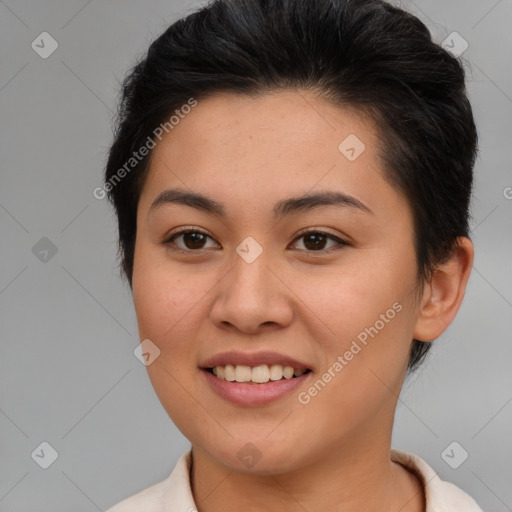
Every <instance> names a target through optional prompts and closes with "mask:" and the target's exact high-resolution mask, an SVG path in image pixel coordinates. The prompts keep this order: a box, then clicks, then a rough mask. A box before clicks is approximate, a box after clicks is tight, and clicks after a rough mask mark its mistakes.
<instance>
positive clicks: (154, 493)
mask: <svg viewBox="0 0 512 512" xmlns="http://www.w3.org/2000/svg"><path fill="white" fill-rule="evenodd" d="M189 469H190V452H187V453H185V454H183V455H182V456H181V457H180V458H179V459H178V461H177V462H176V465H175V466H174V469H173V470H172V472H171V473H170V475H169V476H168V477H167V478H166V479H165V480H163V481H161V482H159V483H156V484H153V485H151V486H150V487H147V488H145V489H143V490H142V491H139V492H138V493H136V494H133V495H132V496H129V497H128V498H125V499H124V500H122V501H120V502H119V503H117V504H116V505H114V506H113V507H111V508H109V509H108V510H107V511H106V512H141V511H144V512H164V510H168V509H167V508H164V507H169V505H171V504H172V505H175V507H177V509H179V510H181V509H183V512H187V510H188V509H190V508H193V507H194V503H193V499H192V494H191V490H190V480H189ZM183 507H185V508H183Z"/></svg>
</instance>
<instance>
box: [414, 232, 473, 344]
mask: <svg viewBox="0 0 512 512" xmlns="http://www.w3.org/2000/svg"><path fill="white" fill-rule="evenodd" d="M473 256H474V249H473V244H472V243H471V240H469V238H466V237H459V238H458V239H457V246H456V247H455V249H454V251H453V254H452V255H451V257H450V258H449V259H448V260H446V261H444V262H443V263H441V264H439V265H438V266H437V267H436V269H435V272H434V275H433V276H432V278H431V279H430V280H429V281H428V282H427V283H425V285H424V289H423V296H422V298H421V302H420V310H419V313H418V318H417V321H416V325H415V328H414V338H415V339H417V340H420V341H433V340H435V339H436V338H438V337H439V336H440V335H441V334H442V333H443V332H444V331H445V330H446V328H447V327H448V326H449V325H450V324H451V322H452V320H453V319H454V317H455V315H456V314H457V311H458V310H459V307H460V305H461V302H462V299H463V297H464V292H465V291H466V284H467V282H468V279H469V274H470V273H471V268H472V266H473Z"/></svg>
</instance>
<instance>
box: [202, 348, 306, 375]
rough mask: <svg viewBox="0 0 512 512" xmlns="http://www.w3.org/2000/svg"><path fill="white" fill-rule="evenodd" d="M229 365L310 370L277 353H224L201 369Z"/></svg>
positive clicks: (205, 363)
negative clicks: (270, 366) (272, 366)
mask: <svg viewBox="0 0 512 512" xmlns="http://www.w3.org/2000/svg"><path fill="white" fill-rule="evenodd" d="M227 364H232V365H234V366H236V365H245V366H260V365H263V364H268V365H271V364H280V365H281V366H291V367H292V368H293V369H295V370H308V369H311V368H309V367H308V366H307V365H306V364H304V363H301V362H300V361H297V360H296V359H293V358H292V357H288V356H285V355H283V354H278V353H277V352H252V353H250V352H236V351H232V352H222V353H221V354H216V355H214V356H212V357H210V358H208V359H207V360H206V361H204V362H203V363H202V364H201V365H200V367H201V368H214V367H215V366H226V365H227Z"/></svg>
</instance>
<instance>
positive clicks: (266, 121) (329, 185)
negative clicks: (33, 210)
mask: <svg viewBox="0 0 512 512" xmlns="http://www.w3.org/2000/svg"><path fill="white" fill-rule="evenodd" d="M378 149H379V138H378V134H377V131H376V128H375V126H374V124H373V123H372V121H371V120H370V119H368V118H367V117H365V116H362V115H360V114H358V113H357V112H354V111H353V110H349V109H347V108H343V107H339V106H335V105H332V104H330V103H327V102H326V101H324V100H322V99H320V98H318V97H316V96H315V95H314V94H313V93H312V92H310V91H305V90H284V91H279V92H274V93H269V94H264V95H259V96H252V97H250V96H246V95H239V94H231V93H229V94H216V95H214V96H211V97H208V98H207V99H204V100H199V101H198V103H197V106H196V107H195V108H193V109H192V110H191V111H190V113H189V114H187V115H184V116H183V117H182V118H181V119H180V121H179V123H178V124H175V125H174V127H173V129H172V130H171V131H169V133H167V134H166V135H165V136H164V137H163V138H162V141H161V142H159V143H158V144H157V146H156V148H155V149H154V150H153V155H152V158H151V164H150V170H149V173H148V177H147V180H146V183H145V186H144V190H143V194H142V196H141V204H140V205H139V206H140V207H141V208H143V209H146V210H148V209H149V208H150V204H151V203H150V200H151V199H154V198H155V197H156V195H157V194H158V193H160V192H161V191H162V190H163V189H165V188H176V187H179V188H188V189H190V190H194V191H201V192H203V193H205V194H207V195H209V196H213V197H216V198H219V199H220V200H221V202H222V203H224V204H230V203H231V204H233V205H235V204H236V203H238V206H242V205H243V206H245V207H248V206H250V207H252V208H256V209H263V208H265V206H266V205H267V203H268V205H267V206H268V208H271V207H273V205H274V204H275V203H276V202H277V201H278V200H279V199H282V198H284V197H286V198H288V197H290V196H299V195H303V194H304V193H306V192H308V191H314V190H315V189H318V188H320V189H322V190H325V189H331V190H336V191H341V192H343V193H346V194H349V195H351V196H353V197H355V198H356V199H358V200H360V201H361V202H362V203H365V204H371V203H373V204H376V203H382V202H383V201H387V204H388V205H389V206H392V205H393V204H395V203H396V204H398V203H400V200H401V198H400V197H398V196H399V194H398V193H397V192H396V191H395V190H394V189H392V188H391V187H390V186H389V185H388V183H387V182H386V181H385V180H384V178H383V173H382V168H381V163H380V158H379V156H378ZM402 206H404V205H402ZM228 213H229V212H228Z"/></svg>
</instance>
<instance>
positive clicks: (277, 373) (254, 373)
mask: <svg viewBox="0 0 512 512" xmlns="http://www.w3.org/2000/svg"><path fill="white" fill-rule="evenodd" d="M306 371H307V370H295V369H294V368H292V367H291V366H282V365H280V364H272V365H270V366H269V365H266V364H262V365H259V366H254V367H251V366H247V365H243V364H239V365H236V366H235V365H232V364H227V365H226V366H215V367H214V368H212V372H213V375H215V376H216V377H217V378H218V379H223V380H227V381H229V382H234V381H236V382H256V383H258V384H265V383H266V382H268V381H269V380H281V379H283V378H284V379H291V378H292V377H293V376H295V377H300V376H301V375H303V374H304V373H306Z"/></svg>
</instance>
